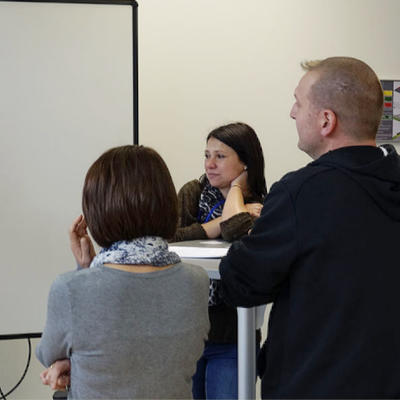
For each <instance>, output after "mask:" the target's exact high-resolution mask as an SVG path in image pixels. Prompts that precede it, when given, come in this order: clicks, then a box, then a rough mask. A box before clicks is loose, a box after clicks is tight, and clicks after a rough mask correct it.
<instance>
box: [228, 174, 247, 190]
mask: <svg viewBox="0 0 400 400" xmlns="http://www.w3.org/2000/svg"><path fill="white" fill-rule="evenodd" d="M234 186H239V187H240V188H241V189H242V193H243V194H244V193H245V192H246V191H247V171H246V170H244V171H243V172H242V173H241V174H240V175H239V176H237V177H236V178H235V179H234V180H233V181H232V182H231V188H232V187H234Z"/></svg>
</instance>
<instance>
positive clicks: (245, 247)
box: [219, 182, 297, 307]
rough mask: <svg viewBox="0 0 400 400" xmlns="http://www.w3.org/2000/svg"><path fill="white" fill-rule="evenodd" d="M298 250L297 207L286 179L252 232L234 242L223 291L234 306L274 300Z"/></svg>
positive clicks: (276, 186) (277, 186)
mask: <svg viewBox="0 0 400 400" xmlns="http://www.w3.org/2000/svg"><path fill="white" fill-rule="evenodd" d="M296 252H297V241H296V223H295V210H294V206H293V201H292V198H291V196H290V194H289V192H288V191H287V189H286V186H285V185H284V184H283V183H280V182H278V183H275V184H274V185H273V186H272V188H271V191H270V192H269V194H268V195H267V197H266V199H265V202H264V207H263V210H262V213H261V216H260V218H258V219H257V221H256V222H255V225H254V228H253V230H252V232H251V234H250V235H249V236H246V237H244V238H243V239H242V240H240V241H237V242H234V243H233V244H232V246H231V247H230V249H229V251H228V254H227V255H226V257H224V258H223V259H222V261H221V264H220V267H219V270H220V274H221V286H222V295H223V298H224V300H225V301H226V302H227V303H228V304H231V305H233V306H242V307H252V306H256V305H260V304H266V303H270V302H273V301H274V299H275V298H276V296H277V295H278V294H279V291H280V288H281V287H282V285H283V283H284V282H285V280H286V279H287V277H288V274H289V271H290V268H291V266H292V264H293V263H294V260H295V258H296Z"/></svg>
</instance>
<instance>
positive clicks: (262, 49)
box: [0, 0, 400, 399]
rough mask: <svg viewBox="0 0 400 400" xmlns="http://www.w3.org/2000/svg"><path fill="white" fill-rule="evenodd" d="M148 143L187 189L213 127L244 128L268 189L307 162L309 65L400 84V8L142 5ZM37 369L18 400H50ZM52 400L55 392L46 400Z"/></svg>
mask: <svg viewBox="0 0 400 400" xmlns="http://www.w3.org/2000/svg"><path fill="white" fill-rule="evenodd" d="M138 2H139V56H140V60H139V64H140V70H139V93H140V98H139V110H140V111H139V113H140V134H139V140H140V142H141V143H142V144H146V145H150V146H153V147H154V148H156V149H157V150H158V151H159V152H160V153H161V154H162V155H163V157H164V158H165V160H166V162H167V164H168V165H169V167H170V169H171V173H172V175H173V178H174V181H175V184H176V186H177V188H179V187H180V186H181V185H182V184H183V183H184V182H186V181H187V180H189V179H193V178H195V177H198V176H199V175H200V174H201V173H202V162H203V149H204V140H205V136H206V135H207V133H208V131H209V130H211V129H212V128H214V127H216V126H218V125H220V124H224V123H227V122H231V121H236V120H241V121H244V122H247V123H249V124H250V125H252V126H253V127H254V128H255V129H256V131H257V132H258V134H259V136H260V139H261V142H262V145H263V148H264V153H265V158H266V164H267V166H266V176H267V181H268V184H269V186H270V185H271V183H273V182H274V181H276V180H277V179H279V178H280V177H281V176H282V175H283V174H284V173H286V172H287V171H289V170H293V169H296V168H299V167H300V166H302V165H304V164H305V163H306V162H308V161H309V158H308V156H306V155H304V154H302V153H301V152H300V151H298V150H297V147H296V144H297V137H296V130H295V125H294V123H293V121H291V120H290V118H289V110H290V107H291V105H292V99H293V90H294V87H295V85H296V83H297V81H298V79H299V78H300V76H301V74H302V72H301V69H300V67H299V62H300V61H302V60H304V59H313V58H323V57H327V56H331V55H348V56H354V57H358V58H361V59H363V60H364V61H366V62H367V63H369V64H370V65H371V66H372V67H373V68H374V69H375V70H376V71H377V73H378V75H379V76H380V77H381V78H400V57H399V54H398V51H397V50H398V39H397V38H398V32H397V26H398V16H399V15H400V2H399V1H398V0H335V1H332V0H285V1H284V0H282V1H275V0H274V1H272V0H246V1H243V0H218V1H215V0H202V1H199V0H198V1H195V0H139V1H138ZM26 347H27V346H26V344H25V342H19V343H17V342H7V343H4V342H0V365H1V373H0V386H1V387H2V388H3V390H7V389H8V388H10V387H11V386H13V385H14V384H15V383H16V381H17V380H18V379H19V377H20V374H21V373H22V371H23V368H24V365H25V360H26ZM39 371H40V366H39V365H38V363H37V361H36V360H35V359H34V357H33V360H32V367H31V369H30V370H29V373H28V376H27V378H26V380H25V381H24V383H23V384H22V386H21V387H20V388H19V389H18V390H17V391H16V392H15V394H13V395H11V396H10V397H9V398H10V399H28V398H29V399H34V398H35V399H43V398H50V397H51V395H50V392H49V391H48V390H47V388H43V387H42V386H41V384H40V382H39V380H38V378H37V376H38V373H39ZM47 394H49V395H48V396H47Z"/></svg>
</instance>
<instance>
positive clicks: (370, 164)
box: [310, 145, 400, 221]
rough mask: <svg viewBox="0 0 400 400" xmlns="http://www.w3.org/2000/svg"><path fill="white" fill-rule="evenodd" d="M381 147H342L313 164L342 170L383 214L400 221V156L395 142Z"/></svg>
mask: <svg viewBox="0 0 400 400" xmlns="http://www.w3.org/2000/svg"><path fill="white" fill-rule="evenodd" d="M381 147H383V149H382V148H380V147H374V146H350V147H342V148H340V149H336V150H333V151H329V152H328V153H326V154H324V155H322V156H321V157H320V158H318V159H317V160H315V161H314V162H312V163H311V164H310V165H315V166H317V165H318V166H327V167H332V168H336V169H338V170H340V171H341V172H343V173H344V174H346V175H348V176H349V177H350V178H351V179H352V180H353V181H354V182H355V183H357V184H358V185H359V186H360V187H361V188H363V190H364V191H365V192H366V193H367V194H368V195H369V196H370V197H371V198H372V199H373V201H374V202H375V203H376V204H377V206H378V207H379V208H380V209H381V210H382V212H383V213H384V214H386V215H387V216H388V217H390V218H391V219H394V220H396V221H400V157H399V155H398V154H397V152H396V149H395V148H394V147H393V146H392V145H383V146H381ZM385 150H386V151H385Z"/></svg>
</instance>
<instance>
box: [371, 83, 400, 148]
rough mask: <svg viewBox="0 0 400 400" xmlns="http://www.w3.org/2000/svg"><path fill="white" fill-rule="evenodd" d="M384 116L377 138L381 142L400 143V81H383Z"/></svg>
mask: <svg viewBox="0 0 400 400" xmlns="http://www.w3.org/2000/svg"><path fill="white" fill-rule="evenodd" d="M381 84H382V88H383V96H384V98H383V100H384V102H383V115H382V120H381V123H380V125H379V129H378V134H377V136H376V138H377V140H379V141H391V140H394V141H396V142H400V80H397V81H395V80H381Z"/></svg>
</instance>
